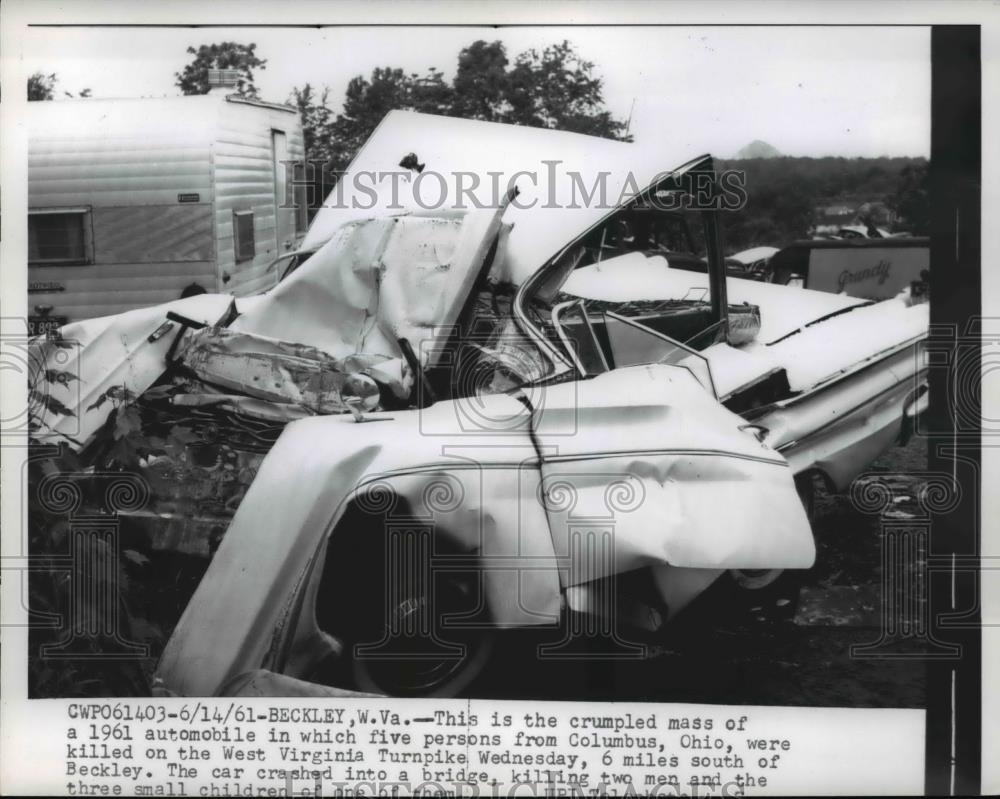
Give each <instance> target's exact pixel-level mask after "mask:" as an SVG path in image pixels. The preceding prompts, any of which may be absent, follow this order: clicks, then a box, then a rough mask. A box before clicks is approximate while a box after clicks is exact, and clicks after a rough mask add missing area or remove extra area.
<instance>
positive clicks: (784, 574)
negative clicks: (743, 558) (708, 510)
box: [729, 475, 815, 621]
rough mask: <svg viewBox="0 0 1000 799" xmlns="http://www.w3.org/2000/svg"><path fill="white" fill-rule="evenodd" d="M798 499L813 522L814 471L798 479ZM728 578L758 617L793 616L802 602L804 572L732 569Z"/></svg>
mask: <svg viewBox="0 0 1000 799" xmlns="http://www.w3.org/2000/svg"><path fill="white" fill-rule="evenodd" d="M795 488H796V490H797V491H798V494H799V499H801V500H802V505H803V507H804V508H805V510H806V516H807V517H808V518H809V520H810V523H811V522H812V515H813V497H814V492H815V487H814V485H813V481H812V476H811V475H802V476H799V477H798V478H797V479H796V480H795ZM729 581H730V583H731V585H732V586H733V588H734V592H735V594H736V599H737V603H738V605H740V606H742V607H743V608H745V609H746V610H747V611H748V612H749V613H750V614H751V615H752V616H753V617H754V618H755V619H757V620H759V621H771V620H781V619H787V618H791V617H792V616H794V615H795V611H796V610H797V609H798V604H799V592H800V590H801V588H802V580H801V572H800V571H798V570H792V571H789V570H786V569H730V570H729Z"/></svg>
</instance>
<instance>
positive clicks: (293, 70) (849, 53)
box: [23, 26, 930, 157]
mask: <svg viewBox="0 0 1000 799" xmlns="http://www.w3.org/2000/svg"><path fill="white" fill-rule="evenodd" d="M477 39H485V40H487V41H492V40H494V39H500V40H501V41H502V42H503V43H504V44H505V46H506V48H507V55H508V58H509V59H510V60H511V61H513V59H514V57H515V56H516V55H517V54H518V53H520V52H522V51H524V50H526V49H529V48H536V49H541V48H543V47H544V46H545V45H547V44H551V43H554V42H558V41H562V40H563V39H568V40H569V41H570V42H572V43H573V44H574V45H575V46H576V48H577V50H578V52H579V53H580V55H581V56H582V57H583V58H584V59H586V60H588V61H592V62H593V63H594V65H595V71H596V73H597V74H598V75H600V76H601V77H602V78H603V81H604V99H605V104H606V105H607V107H608V108H609V109H610V110H611V112H612V113H613V114H614V115H615V116H617V117H619V118H623V119H624V118H627V117H629V115H630V114H631V132H632V133H633V135H634V136H635V138H636V141H639V142H644V143H650V142H652V143H655V142H656V141H657V140H658V139H659V138H662V137H670V139H671V147H672V148H681V149H691V150H701V151H710V152H712V153H714V154H716V155H718V156H720V157H730V156H732V155H734V154H735V153H736V151H737V150H739V149H740V148H741V147H742V146H744V145H745V144H747V143H748V142H750V141H752V140H754V139H761V140H763V141H766V142H768V143H769V144H771V145H773V146H774V147H776V148H777V149H778V150H779V151H780V152H782V153H783V154H785V155H794V156H824V155H834V156H845V157H855V156H865V157H877V156H885V155H888V156H903V155H905V156H928V155H929V154H930V30H929V28H923V27H906V28H904V27H899V28H889V27H869V28H866V27H693V26H684V27H643V28H639V27H603V28H599V27H558V26H550V27H502V28H495V27H476V26H469V27H448V28H441V27H435V28H426V27H424V28H406V27H378V28H375V27H350V28H344V27H326V28H315V27H308V28H306V27H303V28H265V27H256V28H238V29H233V28H223V27H202V28H192V27H178V28H106V27H92V28H32V29H30V30H29V31H28V33H27V36H26V37H25V40H24V50H23V60H24V64H25V67H26V68H27V71H28V72H29V74H30V73H31V72H34V71H40V72H43V73H45V74H48V73H51V72H55V73H57V75H58V77H59V84H58V88H59V89H60V90H65V91H70V92H74V93H75V92H78V91H79V90H80V89H83V88H85V87H89V88H90V89H91V91H92V93H93V96H94V97H150V96H152V97H159V96H173V95H176V94H178V93H179V90H178V89H177V87H176V86H175V85H174V80H175V78H174V73H176V72H179V71H181V70H182V69H183V67H184V65H185V64H186V63H188V62H189V61H190V60H191V59H192V58H193V56H191V55H190V54H188V53H187V52H186V50H187V47H188V46H194V47H197V46H198V45H201V44H210V43H212V42H218V41H237V42H242V43H250V42H255V43H256V44H257V54H258V56H259V57H261V58H265V59H267V67H266V69H264V70H261V71H258V72H257V73H256V75H255V82H256V84H257V86H258V88H259V90H260V94H261V97H262V98H263V99H266V100H271V101H277V102H283V101H285V100H286V99H287V98H288V96H289V94H290V92H291V89H292V87H293V86H302V85H303V84H305V83H307V82H308V83H311V84H313V86H318V87H322V86H324V85H325V86H328V87H329V88H330V104H331V107H332V108H333V109H334V110H335V111H338V110H339V109H340V106H341V103H342V101H343V96H344V90H345V89H346V86H347V82H348V81H349V80H350V79H351V78H352V77H354V76H356V75H365V76H368V75H370V74H371V71H372V69H373V68H374V67H376V66H392V67H397V66H398V67H401V68H403V69H404V70H405V71H407V72H424V71H426V70H427V69H428V68H429V67H437V68H438V69H440V70H442V71H443V72H444V74H445V78H446V79H450V78H451V77H452V76H453V75H454V72H455V67H456V64H457V58H458V53H459V51H460V50H461V49H462V48H463V47H465V46H467V45H469V44H471V43H472V42H474V41H475V40H477Z"/></svg>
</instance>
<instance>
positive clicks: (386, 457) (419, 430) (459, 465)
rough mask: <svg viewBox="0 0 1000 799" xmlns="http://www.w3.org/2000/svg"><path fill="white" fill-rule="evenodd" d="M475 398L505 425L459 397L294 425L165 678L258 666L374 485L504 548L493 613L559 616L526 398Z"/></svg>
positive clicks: (185, 680)
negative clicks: (521, 560) (489, 428)
mask: <svg viewBox="0 0 1000 799" xmlns="http://www.w3.org/2000/svg"><path fill="white" fill-rule="evenodd" d="M475 410H476V412H477V413H479V414H484V413H485V414H486V415H487V416H489V418H491V419H500V418H505V419H507V420H508V421H507V423H506V424H505V426H504V429H503V432H502V433H491V434H490V435H484V430H483V429H482V427H479V426H477V425H476V424H475V421H474V420H473V419H470V418H469V417H468V414H469V408H468V407H464V408H463V403H462V402H438V403H436V404H435V405H434V406H432V407H430V408H426V409H423V410H420V411H404V412H400V413H394V414H389V413H386V414H371V415H369V416H367V417H365V418H366V419H369V420H372V421H366V422H363V423H356V422H354V421H353V420H352V419H351V417H345V416H327V417H315V418H310V419H304V420H301V421H297V422H293V423H292V424H290V425H288V426H287V427H286V428H285V430H284V432H283V433H282V435H281V437H280V438H279V439H278V442H277V443H276V444H275V446H274V448H273V449H272V450H271V451H270V453H269V454H268V455H267V457H266V458H265V459H264V461H263V462H262V464H261V467H260V470H259V472H258V474H257V477H256V479H255V480H254V482H253V484H252V485H251V487H250V490H249V491H248V492H247V494H246V497H245V498H244V500H243V502H242V503H241V504H240V507H239V509H238V511H237V512H236V515H235V517H234V518H233V521H232V524H231V525H230V527H229V530H228V532H227V533H226V536H225V537H224V539H223V541H222V544H221V546H220V547H219V550H218V552H217V553H216V555H215V557H214V559H213V560H212V563H211V565H210V566H209V569H208V571H207V572H206V574H205V576H204V578H203V579H202V581H201V584H200V585H199V586H198V589H197V590H196V591H195V593H194V596H193V597H192V598H191V601H190V603H189V604H188V606H187V609H186V610H185V611H184V614H183V616H182V617H181V619H180V622H179V623H178V625H177V627H176V628H175V630H174V634H173V636H172V637H171V639H170V641H169V642H168V644H167V647H166V649H165V650H164V653H163V656H162V658H161V660H160V664H159V668H158V672H157V677H158V679H159V681H161V683H162V685H163V686H164V687H165V688H166V689H167V690H169V691H171V692H173V693H176V694H181V695H186V696H192V695H197V696H206V695H214V694H215V693H217V692H218V691H219V690H220V688H221V687H222V686H223V685H224V684H225V683H226V682H227V681H228V680H230V679H231V678H233V677H235V676H236V675H238V674H240V673H242V672H245V671H249V670H252V669H256V668H259V667H260V666H261V663H262V662H263V660H264V658H265V655H266V654H267V651H268V648H269V646H270V644H271V640H272V636H273V633H274V630H275V627H276V625H277V624H278V622H279V621H280V620H281V619H282V618H283V617H284V615H285V614H286V613H287V610H288V608H289V603H290V602H291V601H292V599H293V597H294V595H295V593H296V589H297V587H298V586H299V585H300V584H301V580H302V578H303V576H304V575H305V573H306V570H307V569H308V567H309V566H310V563H311V562H312V560H313V558H315V557H316V556H317V554H318V553H319V552H320V551H321V549H322V544H323V542H324V540H325V538H326V536H327V535H328V534H329V533H330V532H331V531H333V530H335V528H336V525H337V523H338V521H339V520H340V518H341V516H342V515H343V513H344V511H345V509H346V507H347V505H348V503H349V501H350V500H351V499H352V498H354V497H355V496H357V494H358V490H359V489H361V488H364V487H366V486H372V487H375V488H384V487H386V486H388V487H389V488H391V489H393V490H394V491H397V492H400V493H401V495H402V496H403V497H404V498H405V499H406V500H407V501H408V503H409V504H410V505H411V509H412V511H413V512H414V513H416V514H428V515H429V516H430V518H432V519H433V520H435V522H436V523H437V524H439V525H442V526H446V527H447V528H448V531H449V532H451V533H453V534H454V535H457V536H463V537H464V538H463V542H464V544H466V545H467V546H468V547H469V548H470V549H471V550H478V551H479V553H480V555H481V556H482V557H489V556H497V558H505V560H504V564H505V565H506V568H499V567H498V568H496V569H490V568H489V565H487V567H486V572H485V578H484V585H485V590H486V594H487V596H486V599H487V602H488V603H489V604H490V607H491V610H492V611H493V613H494V622H495V623H497V624H499V625H506V626H510V625H515V624H524V623H529V620H530V619H531V618H532V617H535V619H534V620H535V623H537V617H538V616H543V617H544V616H546V615H547V616H548V617H549V618H552V617H555V615H556V613H557V612H558V607H559V601H560V594H559V580H558V575H557V572H556V567H555V564H554V562H553V561H552V543H551V538H550V536H549V532H548V523H547V521H546V518H545V511H544V508H543V507H542V506H541V505H540V504H539V503H538V501H537V497H538V490H537V488H538V482H539V479H540V477H539V471H538V462H537V453H536V450H535V448H534V445H533V444H532V442H531V438H530V435H529V430H530V417H529V414H528V411H527V409H526V408H525V407H524V406H523V405H522V404H521V403H520V402H518V401H517V400H515V399H512V398H511V397H508V396H505V395H495V396H489V397H480V398H477V399H476V400H475ZM379 419H382V420H391V421H376V420H379ZM376 484H377V485H376ZM515 509H516V511H515ZM515 513H516V514H517V516H516V517H515V515H514V514H515ZM349 533H350V531H344V534H349ZM335 534H339V531H338V532H337V533H335ZM512 556H520V557H527V558H531V559H532V561H533V566H534V568H532V569H531V570H527V571H521V572H519V571H518V570H516V569H511V567H510V558H511V557H512ZM547 563H548V564H551V568H547V567H546V564H547ZM376 577H377V575H372V578H373V579H376ZM518 581H520V583H519V582H518Z"/></svg>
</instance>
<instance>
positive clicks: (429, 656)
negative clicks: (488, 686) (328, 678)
mask: <svg viewBox="0 0 1000 799" xmlns="http://www.w3.org/2000/svg"><path fill="white" fill-rule="evenodd" d="M429 582H432V583H433V588H432V590H414V587H409V588H407V589H406V590H401V591H399V592H396V593H395V594H394V596H393V598H392V599H388V597H389V596H390V593H391V592H389V593H387V594H386V596H387V599H388V601H387V602H382V603H375V604H376V605H378V606H381V607H382V608H384V613H383V614H381V615H382V618H381V619H380V620H379V621H378V622H375V621H374V619H371V620H370V621H371V622H372V623H369V624H366V625H364V626H365V628H367V629H366V632H365V634H363V635H360V636H358V638H357V640H356V642H355V644H354V646H353V647H352V650H353V651H352V652H351V670H352V677H353V682H354V684H355V686H356V687H357V688H358V689H359V690H362V691H368V692H372V693H383V694H389V695H391V696H438V697H445V696H455V695H457V694H459V693H460V692H461V691H463V690H465V689H466V688H468V687H469V685H471V684H472V683H473V682H474V681H475V680H476V678H477V677H479V676H480V674H481V673H482V672H483V670H484V669H485V668H486V665H487V664H488V662H489V660H490V656H491V655H492V653H493V649H494V643H495V632H494V630H493V629H492V628H489V627H488V626H482V625H481V626H479V627H470V628H463V627H455V626H452V625H453V617H454V616H455V615H464V614H469V613H471V612H473V611H474V610H475V609H476V606H477V603H478V601H479V596H478V594H479V592H478V584H477V581H476V580H475V579H472V578H465V576H464V575H462V574H448V573H444V574H441V575H439V576H438V577H437V578H436V579H434V580H431V581H429ZM429 588H430V587H429ZM449 617H452V619H451V620H449ZM445 625H448V626H445ZM361 641H367V642H368V643H361Z"/></svg>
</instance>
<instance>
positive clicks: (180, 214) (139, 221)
mask: <svg viewBox="0 0 1000 799" xmlns="http://www.w3.org/2000/svg"><path fill="white" fill-rule="evenodd" d="M92 214H93V220H94V224H93V230H94V261H95V262H96V263H98V264H122V263H125V264H127V263H137V264H138V263H142V264H148V263H156V262H166V261H211V260H212V257H213V252H214V250H213V247H212V233H213V222H214V217H213V214H212V206H211V205H165V206H145V205H140V206H130V207H127V208H95V209H93V212H92ZM206 288H209V286H206Z"/></svg>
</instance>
